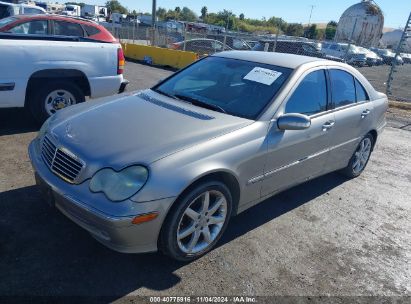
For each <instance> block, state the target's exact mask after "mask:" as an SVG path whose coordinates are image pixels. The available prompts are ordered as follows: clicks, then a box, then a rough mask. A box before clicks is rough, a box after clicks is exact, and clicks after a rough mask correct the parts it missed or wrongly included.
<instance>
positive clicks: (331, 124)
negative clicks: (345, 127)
mask: <svg viewBox="0 0 411 304" xmlns="http://www.w3.org/2000/svg"><path fill="white" fill-rule="evenodd" d="M334 125H335V121H334V120H329V121H327V122H326V123H325V124H323V131H324V132H325V131H328V130H330V129H331V128H332V127H334Z"/></svg>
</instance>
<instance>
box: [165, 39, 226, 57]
mask: <svg viewBox="0 0 411 304" xmlns="http://www.w3.org/2000/svg"><path fill="white" fill-rule="evenodd" d="M184 44H185V48H184ZM170 48H172V49H174V50H180V51H182V50H186V51H189V52H194V53H197V54H198V55H200V56H206V55H211V54H214V53H218V52H222V51H223V50H231V48H230V47H229V46H227V45H226V46H224V45H223V44H222V43H221V42H220V41H218V40H214V39H205V38H204V39H191V40H187V41H186V42H184V41H180V42H175V43H172V44H170Z"/></svg>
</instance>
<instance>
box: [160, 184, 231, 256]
mask: <svg viewBox="0 0 411 304" xmlns="http://www.w3.org/2000/svg"><path fill="white" fill-rule="evenodd" d="M207 193H208V196H207ZM207 197H208V199H206V198H207ZM205 201H208V203H207V204H205ZM231 211H232V196H231V193H230V190H229V189H228V188H227V186H226V185H225V184H223V183H222V182H219V181H205V182H202V183H200V184H199V185H197V186H196V187H195V188H194V189H193V190H191V191H190V192H188V193H187V194H186V195H184V196H183V197H181V198H180V199H179V200H178V201H177V202H175V204H174V206H173V208H172V209H171V210H170V212H169V214H168V216H167V218H166V220H165V222H164V224H163V227H162V228H161V233H160V237H159V249H160V250H161V251H162V252H163V253H164V254H166V255H168V256H170V257H171V258H173V259H175V260H178V261H183V262H188V261H192V260H195V259H197V258H199V257H201V256H202V255H204V254H206V253H207V252H208V251H210V250H211V249H212V248H213V247H214V246H215V245H216V243H217V242H218V241H219V239H220V238H221V236H222V235H223V233H224V231H225V230H226V228H227V225H228V222H229V219H230V217H231Z"/></svg>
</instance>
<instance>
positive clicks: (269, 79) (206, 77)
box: [153, 56, 292, 119]
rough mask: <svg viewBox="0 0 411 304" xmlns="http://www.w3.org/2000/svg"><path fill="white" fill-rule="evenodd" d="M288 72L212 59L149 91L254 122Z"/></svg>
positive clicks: (281, 69)
mask: <svg viewBox="0 0 411 304" xmlns="http://www.w3.org/2000/svg"><path fill="white" fill-rule="evenodd" d="M291 72H292V69H288V68H284V67H279V66H274V65H268V64H261V63H256V62H249V61H243V60H236V59H229V58H221V57H213V56H212V57H206V58H205V59H203V60H200V61H198V62H197V63H195V64H193V65H192V66H190V67H188V68H187V69H185V70H183V71H181V72H179V73H177V74H175V75H174V76H172V77H171V78H170V79H168V80H166V81H165V82H163V83H161V84H159V85H157V86H155V87H153V90H154V91H156V92H158V93H160V94H163V95H167V96H169V97H172V98H176V99H180V100H184V101H185V102H189V103H192V104H194V105H197V106H202V107H206V108H209V109H213V110H216V111H219V112H224V113H227V114H230V115H234V116H239V117H243V118H247V119H256V118H257V117H258V115H259V114H260V113H261V112H262V111H263V110H264V108H265V107H266V106H267V105H268V104H269V103H270V101H271V100H272V99H273V97H274V95H275V94H276V93H277V92H278V91H279V89H280V88H281V87H282V85H283V84H284V82H285V81H286V80H287V78H288V77H289V75H290V74H291Z"/></svg>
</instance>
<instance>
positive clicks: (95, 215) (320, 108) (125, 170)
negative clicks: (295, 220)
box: [29, 51, 388, 261]
mask: <svg viewBox="0 0 411 304" xmlns="http://www.w3.org/2000/svg"><path fill="white" fill-rule="evenodd" d="M387 104H388V101H387V97H386V96H385V95H384V94H382V93H379V92H377V91H375V90H374V88H373V87H372V86H371V85H370V83H369V82H368V81H367V80H366V79H365V78H364V77H363V76H362V75H361V74H360V73H359V72H358V71H357V70H355V69H354V68H352V67H350V66H348V65H345V64H342V63H337V62H334V61H328V60H323V59H318V58H311V57H304V56H296V55H290V54H278V53H261V52H252V51H241V52H240V51H232V52H223V53H219V54H218V55H214V56H210V57H206V58H204V59H202V60H199V61H197V62H196V63H194V64H192V65H190V66H189V67H187V68H185V69H183V70H181V71H179V72H177V73H175V74H174V75H172V76H171V77H169V78H167V79H166V80H164V81H162V82H161V83H159V84H157V85H156V86H154V87H153V88H151V89H148V90H144V91H140V92H133V93H130V94H128V95H127V96H123V97H120V98H119V97H113V98H111V99H108V100H107V99H106V100H101V101H92V102H87V103H83V104H78V105H76V106H72V107H69V108H67V109H64V110H61V111H59V112H58V113H57V114H55V115H54V116H52V117H51V118H50V119H49V120H48V121H46V123H45V124H44V125H43V126H42V128H41V130H40V132H39V134H38V137H37V138H36V139H35V140H33V142H32V143H31V144H30V147H29V154H30V158H31V162H32V164H33V167H34V170H35V172H36V174H35V175H36V180H37V183H38V185H40V186H41V189H42V191H43V192H44V194H45V196H46V198H47V201H48V202H50V204H52V205H54V206H56V207H57V208H58V209H59V210H60V211H61V212H62V213H64V214H65V215H66V216H67V217H69V218H70V219H71V220H73V221H74V222H75V223H77V224H78V225H80V226H81V227H83V228H84V229H86V230H87V231H89V232H90V234H91V235H92V236H93V237H94V238H95V239H97V240H98V241H100V242H101V243H103V244H104V245H106V246H108V247H110V248H112V249H114V250H117V251H120V252H129V253H136V252H151V251H156V250H161V251H162V252H164V253H165V254H167V255H169V256H171V257H173V258H175V259H178V260H183V261H189V260H192V259H195V258H197V257H199V256H201V255H203V254H205V253H206V252H207V251H209V250H210V249H212V248H213V247H214V246H215V245H216V243H217V242H218V240H219V239H220V237H221V235H222V234H223V232H224V230H225V229H226V227H227V225H228V222H229V219H230V218H231V217H232V216H234V215H236V214H238V213H240V212H242V211H244V210H246V209H247V208H250V207H251V206H253V205H255V204H257V203H259V202H261V201H263V200H265V199H266V198H268V197H270V196H272V195H274V194H276V193H278V192H280V191H283V190H285V189H288V188H290V187H293V186H295V185H297V184H300V183H303V182H305V181H307V180H309V179H312V178H315V177H318V176H320V175H323V174H326V173H328V172H331V171H336V170H340V171H341V172H342V173H344V174H345V175H347V176H348V177H350V178H354V177H356V176H358V175H360V174H361V173H362V172H363V170H364V168H365V167H366V165H367V162H368V160H369V158H370V155H371V152H372V150H373V148H374V146H375V143H376V141H377V138H378V136H379V134H380V132H381V131H382V130H383V128H384V126H385V124H386V122H385V111H386V109H387ZM252 220H253V219H250V221H252Z"/></svg>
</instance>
